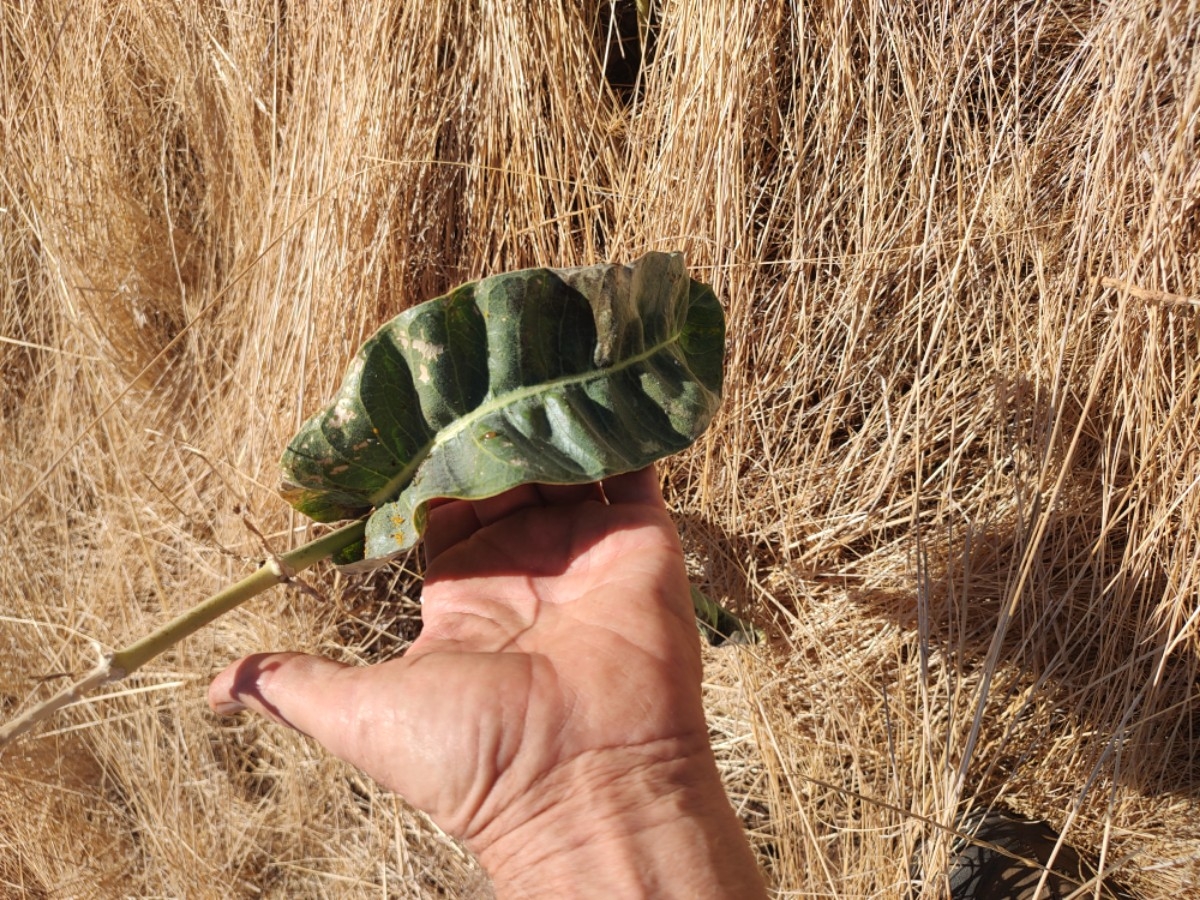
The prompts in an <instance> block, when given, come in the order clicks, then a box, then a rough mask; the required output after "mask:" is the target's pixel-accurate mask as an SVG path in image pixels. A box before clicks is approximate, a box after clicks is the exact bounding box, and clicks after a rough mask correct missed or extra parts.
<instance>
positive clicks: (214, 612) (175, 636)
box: [109, 520, 366, 680]
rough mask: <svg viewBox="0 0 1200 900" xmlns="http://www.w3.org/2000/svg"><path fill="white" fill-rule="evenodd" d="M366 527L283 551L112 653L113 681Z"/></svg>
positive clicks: (324, 555) (346, 542) (362, 524)
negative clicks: (142, 636) (164, 623)
mask: <svg viewBox="0 0 1200 900" xmlns="http://www.w3.org/2000/svg"><path fill="white" fill-rule="evenodd" d="M365 529H366V520H361V521H358V522H351V523H350V524H349V525H343V526H342V527H341V528H339V529H337V530H336V531H331V532H329V534H326V535H322V536H321V537H319V538H317V539H316V540H315V541H309V542H308V543H307V544H305V545H303V546H302V547H297V548H296V549H295V550H290V551H288V552H287V553H283V554H281V555H280V556H279V557H278V558H277V559H270V560H267V562H265V563H263V565H262V566H261V567H259V568H258V569H257V570H256V571H255V572H254V573H253V574H251V575H247V576H246V577H245V578H243V579H242V580H241V581H239V582H238V583H237V584H232V585H230V586H229V587H227V588H225V589H224V590H223V591H219V592H218V593H216V594H213V595H212V596H211V597H209V598H208V599H207V600H204V601H201V602H200V603H197V604H196V605H195V606H193V607H192V608H191V609H189V610H188V611H187V612H185V613H182V614H181V615H179V616H176V617H175V618H174V619H172V620H171V621H170V622H168V623H167V624H166V625H163V626H162V627H161V628H159V629H157V630H156V631H154V632H152V633H151V634H148V635H146V636H145V637H144V638H142V639H141V640H139V641H136V642H135V643H132V644H130V645H129V646H128V647H126V648H124V649H123V650H118V651H117V652H116V653H114V654H112V656H111V657H109V659H110V660H111V661H112V668H113V680H116V679H119V678H124V677H125V676H126V675H128V674H129V673H130V672H134V671H137V670H138V669H140V668H141V667H142V666H144V665H145V664H146V663H148V662H149V661H150V660H152V659H154V657H156V656H158V655H159V654H160V653H162V652H163V651H164V650H167V649H169V648H171V647H174V646H175V645H176V644H178V643H179V642H180V641H182V640H183V639H184V638H185V637H187V636H188V635H191V634H195V633H196V632H197V631H199V630H200V629H201V628H203V627H204V626H205V625H207V624H208V623H209V622H211V621H213V620H214V619H216V618H218V617H219V616H223V615H224V614H225V613H227V612H229V611H230V610H231V609H236V608H237V607H238V606H241V605H242V604H243V603H245V602H246V601H247V600H249V599H250V598H251V597H257V596H258V595H259V594H261V593H262V592H263V591H265V590H267V588H271V587H274V586H275V585H277V584H280V583H281V582H284V581H287V580H288V579H289V578H291V577H292V576H293V575H295V574H296V573H297V572H302V571H304V570H305V569H307V568H308V567H309V566H311V565H314V564H315V563H318V562H320V561H321V560H323V559H326V558H328V557H330V556H332V555H333V554H335V553H337V552H338V551H339V550H343V549H345V548H346V547H348V546H350V545H351V544H353V543H354V542H355V541H357V540H358V539H359V538H361V537H362V536H363V531H364V530H365ZM118 673H119V674H118Z"/></svg>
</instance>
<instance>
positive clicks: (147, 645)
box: [0, 519, 366, 747]
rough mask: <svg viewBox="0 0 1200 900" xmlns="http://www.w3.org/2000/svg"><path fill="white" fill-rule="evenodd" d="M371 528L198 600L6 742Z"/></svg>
mask: <svg viewBox="0 0 1200 900" xmlns="http://www.w3.org/2000/svg"><path fill="white" fill-rule="evenodd" d="M365 529H366V520H365V519H364V520H360V521H358V522H351V523H350V524H349V525H343V526H342V527H341V528H339V529H337V530H336V531H331V532H329V534H326V535H322V536H321V537H319V538H317V539H316V540H315V541H309V542H308V543H307V544H305V545H303V546H302V547H297V548H296V549H295V550H290V551H288V552H287V553H284V554H282V555H281V556H279V557H276V558H272V559H270V560H268V561H267V562H266V563H264V564H263V565H262V566H261V567H259V568H258V569H257V570H256V571H255V572H254V573H253V574H251V575H248V576H246V577H245V578H243V579H242V580H241V581H239V582H238V583H237V584H233V585H230V586H229V587H227V588H225V590H223V591H219V592H217V593H216V594H213V595H212V596H211V597H209V598H208V599H207V600H204V601H202V602H200V603H197V604H196V605H195V606H193V607H192V608H191V609H189V610H188V611H187V612H185V613H183V614H182V615H179V616H177V617H175V618H174V619H172V620H171V621H170V622H168V623H167V624H166V625H163V626H162V627H161V628H158V629H157V630H155V631H154V632H153V633H151V634H148V635H146V636H145V637H144V638H142V639H141V640H139V641H135V642H134V643H132V644H130V645H129V646H128V647H125V648H124V649H121V650H118V651H117V652H115V653H112V654H110V655H108V656H105V657H104V658H103V659H102V660H101V661H100V663H99V665H97V666H96V668H95V669H94V670H92V672H90V673H89V674H88V675H87V676H86V677H84V678H82V679H81V680H79V681H77V682H75V683H73V684H71V685H69V686H68V687H65V688H63V689H62V690H61V691H59V692H58V693H57V694H55V695H54V696H53V697H51V698H50V699H48V700H46V701H44V702H42V703H40V704H38V705H37V706H35V707H33V708H32V709H29V710H26V711H25V712H24V713H22V714H21V715H20V716H18V717H17V718H15V719H13V720H12V721H11V722H9V723H8V724H7V725H5V726H4V727H2V728H0V747H3V746H4V745H5V744H7V743H8V742H9V741H11V740H13V739H14V738H16V737H18V736H20V735H22V734H24V733H25V732H27V731H29V730H30V729H31V728H33V726H35V725H36V724H37V723H38V722H41V721H42V720H44V719H47V718H49V717H50V716H52V715H54V713H55V712H57V711H58V710H60V709H62V708H63V707H64V706H66V705H67V704H69V703H74V702H75V701H76V700H78V699H80V698H81V697H82V696H83V695H84V694H86V693H87V692H88V691H90V690H93V689H95V688H97V687H100V686H101V685H105V684H109V683H110V682H113V681H120V680H121V679H122V678H124V677H126V676H127V675H129V674H130V673H131V672H135V671H137V670H138V669H140V668H141V667H142V666H144V665H145V664H146V663H148V662H149V661H150V660H152V659H154V657H156V656H158V655H159V654H160V653H163V652H164V651H166V650H168V649H170V648H171V647H174V646H175V645H176V644H178V643H179V642H180V641H182V640H183V639H184V638H185V637H187V636H188V635H191V634H194V633H195V632H197V631H199V630H200V629H201V628H203V627H204V626H205V625H207V624H208V623H209V622H211V621H212V620H213V619H215V618H217V617H218V616H221V615H223V614H225V613H227V612H229V611H230V610H231V609H234V608H235V607H237V606H240V605H241V604H243V603H245V602H246V601H247V600H249V599H250V598H251V597H256V596H258V595H259V594H261V593H262V592H263V591H265V590H267V588H270V587H274V586H275V585H277V584H280V583H281V582H284V581H287V580H288V579H290V578H291V577H292V576H293V575H295V574H296V573H297V572H302V571H303V570H305V569H307V568H308V567H309V566H312V565H314V564H315V563H318V562H320V561H321V560H323V559H327V558H328V557H330V556H332V555H333V554H335V553H337V552H338V551H339V550H344V549H345V548H346V547H349V546H350V545H351V544H353V543H354V542H355V541H357V540H359V539H360V538H361V537H362V536H363V532H364V531H365Z"/></svg>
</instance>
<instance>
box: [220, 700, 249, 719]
mask: <svg viewBox="0 0 1200 900" xmlns="http://www.w3.org/2000/svg"><path fill="white" fill-rule="evenodd" d="M245 708H246V707H244V706H242V704H240V703H238V702H237V701H236V700H229V701H227V702H225V703H217V704H214V706H213V708H212V711H213V712H215V713H216V714H217V715H218V716H235V715H237V714H238V713H240V712H241V711H242V710H243V709H245Z"/></svg>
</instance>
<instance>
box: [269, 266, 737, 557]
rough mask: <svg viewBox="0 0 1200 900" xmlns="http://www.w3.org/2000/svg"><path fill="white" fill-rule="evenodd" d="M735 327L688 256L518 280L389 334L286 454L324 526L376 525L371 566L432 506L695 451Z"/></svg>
mask: <svg viewBox="0 0 1200 900" xmlns="http://www.w3.org/2000/svg"><path fill="white" fill-rule="evenodd" d="M724 344H725V320H724V316H723V314H722V312H721V306H720V303H719V302H718V301H717V298H716V296H715V295H714V294H713V292H712V289H711V288H709V287H708V286H707V285H703V284H700V283H699V282H696V281H693V280H691V279H690V278H688V276H687V272H686V270H685V268H684V264H683V258H682V256H681V255H680V254H678V253H672V254H666V253H649V254H647V255H646V256H643V257H642V258H641V259H639V260H637V261H635V262H633V263H632V264H630V265H624V266H623V265H601V266H589V267H585V268H573V269H525V270H522V271H519V272H508V273H505V274H502V275H496V276H493V277H490V278H485V279H483V280H481V281H477V282H473V283H471V284H466V285H463V286H462V287H459V288H456V289H454V290H453V291H451V292H450V293H448V294H446V295H445V296H442V297H438V298H436V299H434V300H430V301H429V302H427V303H422V304H421V305H419V306H416V307H413V308H412V309H409V310H407V311H405V312H403V313H401V314H400V315H399V316H397V317H396V318H395V319H393V320H392V321H390V322H388V323H387V324H386V325H384V326H383V327H382V328H381V329H380V330H379V331H378V332H376V334H375V335H374V336H373V337H372V338H371V339H370V340H368V341H367V342H366V343H365V344H364V345H363V346H362V348H361V349H360V350H359V352H358V355H357V356H356V357H355V359H354V362H353V363H352V364H351V366H350V370H349V372H348V373H347V374H346V378H345V380H344V382H343V383H342V386H341V389H340V390H339V391H338V393H337V396H336V397H335V398H334V400H333V402H332V403H331V404H330V405H329V406H328V407H327V408H326V409H324V410H322V411H321V412H319V413H317V414H316V415H315V416H313V417H312V418H310V419H309V420H308V421H307V422H305V423H304V425H303V426H302V427H301V429H300V431H299V432H298V433H297V434H296V436H295V437H294V438H293V439H292V441H291V443H290V444H289V445H288V448H287V451H286V452H285V453H284V455H283V459H282V462H281V466H282V468H283V479H284V485H283V495H284V497H285V498H286V499H287V500H288V501H289V502H290V503H291V504H292V505H293V506H294V507H295V508H296V509H298V510H299V511H300V512H302V513H304V514H306V515H308V516H310V517H312V518H314V519H316V520H318V521H322V522H330V521H335V520H338V519H346V518H355V517H360V516H363V515H365V514H367V513H371V517H370V520H369V521H368V523H367V528H366V541H365V546H364V547H363V548H362V550H361V554H362V557H363V558H364V559H365V561H366V562H367V563H368V564H377V563H378V562H380V561H382V560H385V559H388V558H390V557H393V556H395V555H396V554H397V553H399V552H401V551H403V550H405V549H407V548H409V547H411V546H412V545H413V544H415V543H416V542H417V540H418V539H419V538H420V535H421V532H422V531H423V529H424V523H425V509H426V504H427V503H428V501H430V500H432V499H434V498H438V497H452V498H459V499H468V500H478V499H482V498H484V497H491V496H494V495H496V494H499V493H502V492H503V491H506V490H508V489H509V488H512V487H515V486H517V485H519V484H524V483H531V482H536V483H543V484H581V483H587V482H591V481H597V480H599V479H601V478H607V477H609V476H612V475H616V474H619V473H621V472H629V471H633V470H634V469H639V468H641V467H643V466H645V465H648V464H649V463H651V462H653V461H654V460H656V459H660V458H662V457H664V456H668V455H670V454H672V453H675V452H678V451H679V450H682V449H684V448H685V447H687V446H688V445H690V444H691V443H692V442H693V441H694V440H695V439H696V438H697V437H698V436H699V435H700V434H701V432H703V430H704V429H705V428H706V427H707V425H708V423H709V421H710V420H711V419H712V416H713V413H714V412H715V411H716V408H717V406H718V404H719V403H720V393H721V380H722V360H723V355H724Z"/></svg>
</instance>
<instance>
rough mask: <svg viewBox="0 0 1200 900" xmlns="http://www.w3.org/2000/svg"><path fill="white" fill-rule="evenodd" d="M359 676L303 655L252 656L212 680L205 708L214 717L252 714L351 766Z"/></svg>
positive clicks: (348, 668) (352, 670)
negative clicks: (293, 732) (306, 737)
mask: <svg viewBox="0 0 1200 900" xmlns="http://www.w3.org/2000/svg"><path fill="white" fill-rule="evenodd" d="M362 671H363V670H361V669H358V668H355V667H353V666H347V665H344V664H342V663H338V662H334V661H333V660H331V659H325V658H324V657H320V656H310V655H308V654H306V653H257V654H255V655H253V656H246V657H243V658H242V659H239V660H238V661H237V662H235V663H232V664H231V665H229V666H228V667H227V668H226V669H225V670H224V671H222V672H221V673H220V674H219V675H218V676H217V677H216V678H214V679H213V682H212V684H211V685H209V688H208V705H209V707H210V708H211V709H212V711H213V712H215V713H217V714H218V715H233V714H234V713H237V712H240V711H241V710H243V709H251V710H254V711H255V712H257V713H260V714H262V715H264V716H266V717H267V718H269V719H272V720H273V721H275V722H278V723H279V724H281V725H287V726H288V727H290V728H294V729H296V730H297V731H300V732H303V733H304V734H307V735H309V736H310V737H312V738H314V739H315V740H316V741H318V742H320V743H321V744H323V745H324V746H325V747H326V748H327V749H328V750H329V751H330V752H331V753H333V754H334V755H335V756H339V757H341V758H342V759H345V760H346V761H347V762H350V763H356V762H357V761H356V760H355V759H354V758H353V757H354V756H355V755H357V754H356V753H355V752H354V750H355V749H356V746H355V741H354V739H353V734H354V731H355V728H354V724H355V720H356V719H357V715H356V706H357V703H356V697H355V695H356V694H357V693H358V692H357V691H356V690H355V686H356V682H357V681H358V678H357V677H356V676H357V675H358V674H359V673H361V672H362Z"/></svg>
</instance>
